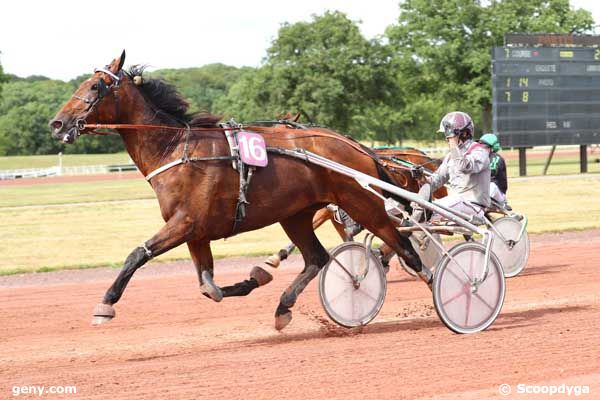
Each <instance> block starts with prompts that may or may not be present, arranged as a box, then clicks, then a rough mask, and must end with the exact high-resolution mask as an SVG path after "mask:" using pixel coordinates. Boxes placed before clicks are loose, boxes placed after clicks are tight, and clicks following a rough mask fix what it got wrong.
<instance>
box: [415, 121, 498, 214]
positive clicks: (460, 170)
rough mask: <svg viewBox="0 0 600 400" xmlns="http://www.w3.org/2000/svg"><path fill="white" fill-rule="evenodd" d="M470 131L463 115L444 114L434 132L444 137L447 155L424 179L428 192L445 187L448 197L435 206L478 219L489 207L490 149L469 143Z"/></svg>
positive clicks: (473, 127)
mask: <svg viewBox="0 0 600 400" xmlns="http://www.w3.org/2000/svg"><path fill="white" fill-rule="evenodd" d="M474 131H475V126H474V124H473V120H472V119H471V117H470V116H469V115H468V114H467V113H464V112H462V111H454V112H451V113H448V114H446V115H445V116H444V118H442V121H441V122H440V129H439V130H438V132H440V133H443V134H444V135H445V137H446V140H447V142H448V148H449V150H450V152H449V153H448V154H447V155H446V157H444V161H443V162H442V165H440V167H439V168H438V170H437V171H436V172H435V173H433V174H432V175H431V176H430V177H428V178H426V179H427V180H428V182H429V183H430V184H431V192H434V191H435V190H437V189H438V188H440V187H441V186H442V185H444V184H446V183H447V184H448V189H449V194H448V196H447V197H444V198H442V199H439V200H436V201H435V203H436V204H439V205H443V206H445V207H446V208H450V209H453V210H456V211H460V212H462V213H464V214H467V215H469V216H477V217H480V218H481V217H483V216H484V209H485V208H486V207H488V206H489V205H490V148H489V147H488V146H486V145H483V144H481V143H477V142H474V141H473V133H474ZM422 215H423V212H422V211H421V212H420V213H418V212H416V213H414V214H413V217H415V216H416V218H417V219H420V218H421V217H422ZM439 219H441V216H440V215H437V214H434V216H433V218H432V220H434V221H435V220H439Z"/></svg>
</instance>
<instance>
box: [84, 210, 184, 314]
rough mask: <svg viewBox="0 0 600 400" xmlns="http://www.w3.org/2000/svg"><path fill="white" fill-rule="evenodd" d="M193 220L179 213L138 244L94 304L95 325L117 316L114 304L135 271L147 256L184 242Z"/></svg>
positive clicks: (156, 254)
mask: <svg viewBox="0 0 600 400" xmlns="http://www.w3.org/2000/svg"><path fill="white" fill-rule="evenodd" d="M193 229H194V224H193V222H192V221H191V220H190V219H188V218H187V217H186V216H184V215H180V214H176V215H175V216H174V217H173V218H171V219H170V220H169V221H167V223H166V224H165V225H164V226H163V227H162V228H161V230H160V231H158V233H157V234H156V235H154V236H152V238H151V239H150V240H148V241H147V242H145V243H144V244H143V245H142V246H140V247H136V248H135V249H134V250H133V251H132V252H131V253H130V254H129V256H128V257H127V259H126V260H125V264H124V265H123V269H121V272H119V275H118V276H117V279H116V280H115V282H114V283H113V284H112V286H111V287H110V288H109V289H108V290H107V291H106V294H105V295H104V298H103V299H102V302H101V303H99V304H98V305H96V307H95V308H94V316H93V318H92V324H93V325H100V324H102V323H104V322H108V321H110V320H111V319H113V318H114V317H115V310H114V308H113V304H115V303H116V302H118V301H119V299H120V298H121V296H122V295H123V291H124V290H125V288H126V287H127V284H128V283H129V280H130V279H131V277H132V276H133V274H134V273H135V271H136V270H137V269H138V268H139V267H141V266H142V265H144V264H145V263H146V262H148V260H150V259H152V258H153V257H156V256H158V255H160V254H163V253H165V252H167V251H169V250H171V249H172V248H174V247H177V246H179V245H180V244H182V243H185V242H186V241H188V240H189V238H190V237H191V236H192V233H193Z"/></svg>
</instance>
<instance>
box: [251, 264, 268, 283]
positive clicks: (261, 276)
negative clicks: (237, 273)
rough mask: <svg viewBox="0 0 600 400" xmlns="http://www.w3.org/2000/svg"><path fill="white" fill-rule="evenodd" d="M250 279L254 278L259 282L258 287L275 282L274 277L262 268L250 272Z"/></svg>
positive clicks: (255, 268)
mask: <svg viewBox="0 0 600 400" xmlns="http://www.w3.org/2000/svg"><path fill="white" fill-rule="evenodd" d="M250 278H253V279H254V280H256V282H258V286H264V285H266V284H267V283H269V282H271V281H272V280H273V275H271V274H270V273H268V272H267V271H265V270H264V269H262V268H261V267H258V266H256V267H254V268H252V271H250Z"/></svg>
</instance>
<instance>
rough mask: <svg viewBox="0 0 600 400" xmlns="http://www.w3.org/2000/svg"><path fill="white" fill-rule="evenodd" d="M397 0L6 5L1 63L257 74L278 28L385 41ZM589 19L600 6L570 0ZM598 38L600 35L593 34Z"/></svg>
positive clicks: (20, 69) (19, 69)
mask: <svg viewBox="0 0 600 400" xmlns="http://www.w3.org/2000/svg"><path fill="white" fill-rule="evenodd" d="M398 4H399V0H345V1H344V0H293V1H292V0H278V1H274V0H254V1H240V0H238V1H235V0H210V1H206V0H205V1H200V0H196V1H194V0H169V1H164V0H162V1H158V0H143V1H132V0H122V1H120V2H114V1H110V0H94V1H90V0H80V1H77V0H49V1H44V0H38V1H35V0H11V1H7V2H4V3H3V5H2V14H1V15H0V51H1V52H2V54H0V63H1V64H2V67H3V68H4V71H5V72H8V73H12V74H16V75H18V76H29V75H45V76H48V77H50V78H56V79H64V80H68V79H71V78H74V77H76V76H78V75H81V74H84V73H88V72H91V71H92V69H93V68H94V67H97V66H102V65H104V64H106V63H108V62H109V61H110V60H111V59H113V58H115V57H116V56H118V55H119V54H120V53H121V50H122V49H126V50H127V60H126V65H131V64H149V65H150V66H151V67H152V68H183V67H198V66H202V65H205V64H210V63H215V62H221V63H224V64H228V65H234V66H243V65H247V66H258V65H259V64H260V62H261V60H262V58H263V57H264V56H265V54H266V49H267V48H268V47H269V45H270V43H271V41H272V40H273V39H274V38H275V37H276V36H277V30H278V29H279V27H280V25H281V24H282V23H283V22H291V23H293V22H298V21H307V20H310V16H311V14H322V13H323V12H325V11H326V10H339V11H343V12H345V13H346V14H347V15H348V16H349V17H350V18H351V19H353V20H361V21H362V24H361V29H362V32H363V34H364V35H365V36H366V37H368V38H371V37H373V36H375V35H380V34H383V32H384V30H385V28H386V27H387V26H388V25H390V24H392V23H394V22H395V21H396V20H397V18H398V15H399V13H400V11H399V6H398ZM571 4H573V5H576V6H577V7H582V8H585V9H587V10H590V11H592V13H593V16H594V19H595V21H596V23H598V24H600V1H599V0H571ZM597 33H600V30H598V32H597Z"/></svg>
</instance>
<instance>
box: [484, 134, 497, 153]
mask: <svg viewBox="0 0 600 400" xmlns="http://www.w3.org/2000/svg"><path fill="white" fill-rule="evenodd" d="M479 143H483V144H486V145H488V146H490V147H491V148H492V151H493V152H494V153H497V152H499V151H500V141H499V140H498V136H496V135H494V134H493V133H486V134H485V135H483V136H482V137H481V138H480V139H479Z"/></svg>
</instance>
